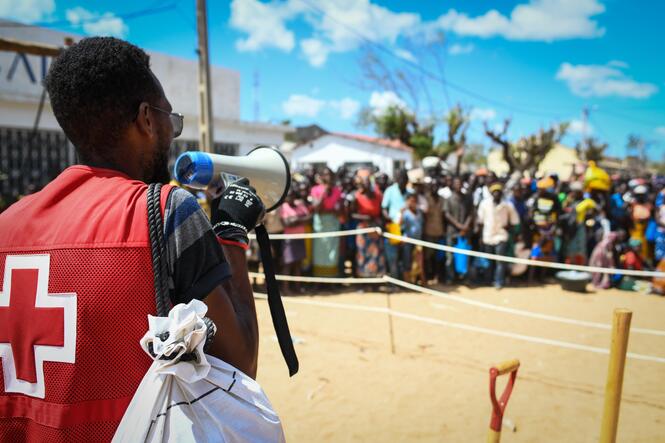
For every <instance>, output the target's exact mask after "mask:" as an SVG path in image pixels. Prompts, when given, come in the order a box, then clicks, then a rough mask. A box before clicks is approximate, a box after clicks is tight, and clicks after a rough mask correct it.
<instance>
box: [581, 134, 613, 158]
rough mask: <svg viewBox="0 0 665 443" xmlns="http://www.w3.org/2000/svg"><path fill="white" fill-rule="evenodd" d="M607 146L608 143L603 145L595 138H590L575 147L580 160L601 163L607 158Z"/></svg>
mask: <svg viewBox="0 0 665 443" xmlns="http://www.w3.org/2000/svg"><path fill="white" fill-rule="evenodd" d="M607 146H608V145H607V143H602V142H601V141H599V140H597V139H596V138H594V137H588V138H587V139H585V140H584V141H582V142H578V143H577V144H576V145H575V151H577V155H578V156H579V158H580V159H581V160H583V161H585V162H588V161H595V162H599V161H601V160H602V159H603V158H605V150H606V149H607Z"/></svg>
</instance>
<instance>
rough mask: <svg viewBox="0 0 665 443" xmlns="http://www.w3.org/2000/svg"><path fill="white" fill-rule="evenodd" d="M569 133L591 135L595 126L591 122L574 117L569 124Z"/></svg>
mask: <svg viewBox="0 0 665 443" xmlns="http://www.w3.org/2000/svg"><path fill="white" fill-rule="evenodd" d="M568 133H570V134H575V135H591V134H593V126H592V125H591V123H589V122H586V124H585V123H584V122H583V121H582V120H579V119H572V120H570V122H569V124H568Z"/></svg>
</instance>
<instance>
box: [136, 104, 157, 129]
mask: <svg viewBox="0 0 665 443" xmlns="http://www.w3.org/2000/svg"><path fill="white" fill-rule="evenodd" d="M136 127H137V129H138V130H139V132H140V133H142V134H144V135H147V136H148V137H152V136H153V135H154V133H155V130H156V128H155V121H154V119H153V118H152V113H151V112H150V105H149V104H148V103H147V102H142V103H141V104H140V105H139V113H138V115H137V116H136Z"/></svg>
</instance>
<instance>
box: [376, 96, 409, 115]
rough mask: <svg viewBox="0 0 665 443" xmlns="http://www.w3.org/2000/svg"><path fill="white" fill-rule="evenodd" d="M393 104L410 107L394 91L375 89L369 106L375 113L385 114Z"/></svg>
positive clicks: (404, 107) (403, 107)
mask: <svg viewBox="0 0 665 443" xmlns="http://www.w3.org/2000/svg"><path fill="white" fill-rule="evenodd" d="M391 106H397V107H399V108H402V109H408V107H407V106H406V103H405V102H404V100H402V99H401V98H399V97H398V96H397V94H395V93H394V92H393V91H382V92H379V91H374V92H372V95H371V96H370V98H369V107H370V108H372V112H373V113H374V114H375V115H380V114H383V113H384V112H385V111H386V109H388V108H389V107H391Z"/></svg>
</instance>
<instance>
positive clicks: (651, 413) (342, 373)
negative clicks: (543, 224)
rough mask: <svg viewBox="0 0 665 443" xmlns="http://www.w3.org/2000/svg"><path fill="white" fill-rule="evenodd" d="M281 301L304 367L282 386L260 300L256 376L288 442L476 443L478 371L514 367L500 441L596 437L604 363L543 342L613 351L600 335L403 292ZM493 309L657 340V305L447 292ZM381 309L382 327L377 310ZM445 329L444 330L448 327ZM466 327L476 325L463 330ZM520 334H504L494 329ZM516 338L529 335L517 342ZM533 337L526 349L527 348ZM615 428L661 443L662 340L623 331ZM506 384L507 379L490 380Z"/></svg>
mask: <svg viewBox="0 0 665 443" xmlns="http://www.w3.org/2000/svg"><path fill="white" fill-rule="evenodd" d="M338 288H339V289H340V292H339V294H338V295H335V294H328V295H317V296H311V297H309V296H301V297H288V298H285V307H286V311H287V315H288V318H289V322H290V326H291V330H292V335H293V336H294V340H295V343H296V351H297V353H298V356H299V359H300V372H299V373H298V374H297V375H296V376H295V377H293V378H291V379H289V377H288V372H287V369H286V365H285V363H284V361H283V360H282V357H281V354H280V352H279V347H278V345H277V342H276V339H275V336H274V330H273V327H272V324H271V321H270V314H269V311H268V306H267V303H266V302H265V300H259V301H257V308H258V312H259V322H260V327H261V349H260V356H259V358H260V360H259V374H258V380H259V382H260V383H261V384H262V386H263V388H264V390H265V391H266V393H267V394H268V397H269V398H270V399H271V402H272V403H273V406H274V408H275V410H276V411H277V412H278V413H279V415H280V417H281V419H282V422H283V424H284V429H285V432H286V437H287V441H289V442H401V441H423V442H429V441H432V442H434V441H436V442H440V441H451V442H467V441H469V442H470V441H483V440H485V438H486V434H487V428H488V423H489V417H490V402H489V394H488V379H489V376H488V369H489V367H490V366H491V365H492V364H494V363H497V362H501V361H504V360H508V359H511V358H519V359H520V361H521V367H520V370H519V374H518V378H517V382H516V385H515V389H514V391H513V395H512V397H511V399H510V402H509V404H508V408H507V411H506V414H505V417H506V418H507V419H509V420H510V421H511V422H512V423H514V425H515V427H516V430H515V431H514V432H512V431H511V430H509V429H506V428H504V430H503V434H502V441H504V442H544V441H547V442H590V441H598V437H599V434H600V422H601V416H602V409H603V397H604V386H605V379H606V375H607V365H608V355H607V354H602V353H597V352H593V351H590V350H588V349H587V348H584V349H568V348H564V347H561V346H559V345H556V344H548V343H543V342H542V340H540V339H550V340H556V341H561V342H567V343H574V344H580V345H585V346H590V347H595V348H609V343H610V331H609V330H605V329H597V328H591V327H588V326H582V325H576V324H564V323H560V322H555V321H549V320H542V319H534V318H528V317H524V316H520V315H515V314H511V313H504V312H497V311H494V310H488V309H485V308H481V307H477V306H470V305H467V304H463V303H459V302H457V301H452V300H448V299H443V298H439V297H435V296H432V295H423V294H417V293H412V292H397V293H394V294H391V295H390V299H389V300H388V297H387V296H386V294H382V293H362V292H349V291H350V290H349V289H348V288H347V289H343V288H342V287H341V286H338ZM448 293H450V294H454V295H459V296H463V297H465V298H467V299H469V300H478V301H482V302H486V303H491V304H494V305H498V306H505V307H510V308H516V309H522V310H527V311H531V312H538V313H545V314H549V315H557V316H561V317H567V318H572V319H576V320H585V321H592V322H601V323H605V324H608V325H609V324H611V320H612V311H613V309H614V308H618V307H625V308H629V309H631V310H632V311H633V313H634V314H633V321H632V326H633V328H636V327H637V328H649V329H656V330H661V331H665V298H662V297H657V296H649V295H642V294H637V293H628V292H622V291H617V290H609V291H602V292H597V293H592V294H576V293H571V292H565V291H562V290H561V289H560V288H559V287H558V286H554V285H550V286H545V287H538V288H534V287H531V288H506V289H503V290H501V291H497V290H495V289H493V288H480V289H469V288H465V287H460V288H455V289H454V290H450V291H449V292H448ZM388 303H390V306H391V309H392V310H393V312H394V313H395V315H393V316H391V319H392V330H393V336H394V353H393V352H392V350H391V339H390V332H389V331H390V321H391V319H390V318H389V316H388V315H387V313H386V311H385V308H386V307H387V305H388ZM451 323H453V324H452V325H451ZM465 325H471V326H476V327H482V328H485V329H483V330H480V331H479V330H468V328H467V329H464V328H465ZM502 331H503V332H510V333H514V334H520V336H519V337H520V338H517V337H515V336H513V337H506V336H501V335H498V334H500V333H501V332H502ZM523 337H526V338H523ZM534 337H535V340H536V342H534V341H533V338H534ZM628 352H629V353H636V354H642V355H648V356H656V357H661V361H660V362H658V361H645V360H639V359H634V358H629V359H628V361H627V364H626V372H625V381H624V388H623V400H622V404H621V415H620V420H619V434H618V441H620V442H657V441H663V442H665V362H663V360H662V357H665V335H662V334H661V335H657V333H656V334H646V333H638V332H637V331H635V330H633V331H632V332H631V335H630V341H629V346H628ZM498 386H499V389H503V380H502V381H501V382H500V383H499V384H498Z"/></svg>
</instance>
